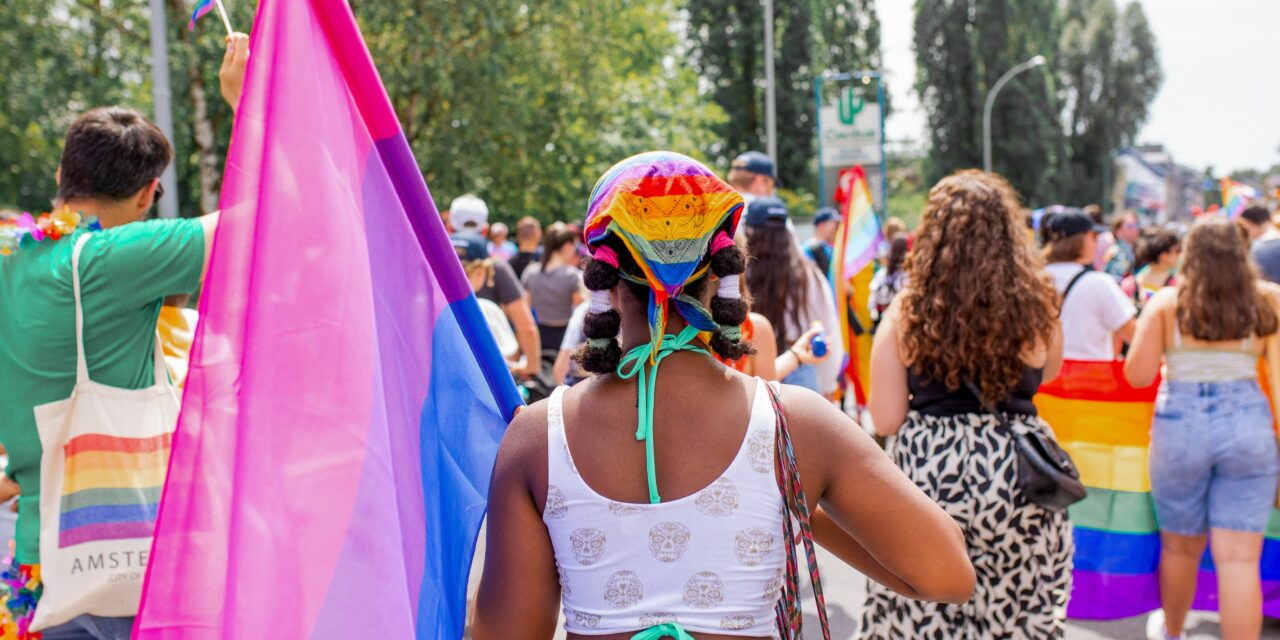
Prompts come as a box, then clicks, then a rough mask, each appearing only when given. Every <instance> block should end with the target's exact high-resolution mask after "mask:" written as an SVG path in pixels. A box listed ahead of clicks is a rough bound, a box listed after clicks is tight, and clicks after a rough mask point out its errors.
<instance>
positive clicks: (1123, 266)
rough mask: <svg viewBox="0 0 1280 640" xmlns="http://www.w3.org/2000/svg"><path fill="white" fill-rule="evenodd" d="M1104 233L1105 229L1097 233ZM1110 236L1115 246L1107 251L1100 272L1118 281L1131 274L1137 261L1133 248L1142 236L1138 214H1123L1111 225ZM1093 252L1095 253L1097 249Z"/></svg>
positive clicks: (1129, 212)
mask: <svg viewBox="0 0 1280 640" xmlns="http://www.w3.org/2000/svg"><path fill="white" fill-rule="evenodd" d="M1082 215H1083V214H1082ZM1090 223H1092V219H1091V220H1090ZM1105 233H1106V230H1105V229H1104V230H1103V231H1100V232H1099V234H1100V235H1101V234H1105ZM1111 235H1112V236H1113V237H1114V238H1115V244H1113V245H1111V248H1110V249H1108V250H1107V261H1106V264H1104V265H1103V266H1102V270H1103V271H1106V272H1107V274H1108V275H1110V276H1111V277H1112V278H1115V279H1116V280H1117V281H1119V280H1123V279H1124V278H1125V277H1127V276H1129V275H1130V274H1132V273H1133V265H1134V262H1136V261H1137V253H1136V251H1135V250H1134V247H1135V246H1136V245H1137V244H1138V237H1139V236H1141V235H1142V225H1140V224H1138V214H1136V213H1134V212H1132V211H1127V212H1125V213H1124V215H1122V216H1120V219H1119V220H1116V221H1115V223H1113V224H1112V225H1111ZM1094 251H1095V252H1096V251H1097V249H1095V250H1094Z"/></svg>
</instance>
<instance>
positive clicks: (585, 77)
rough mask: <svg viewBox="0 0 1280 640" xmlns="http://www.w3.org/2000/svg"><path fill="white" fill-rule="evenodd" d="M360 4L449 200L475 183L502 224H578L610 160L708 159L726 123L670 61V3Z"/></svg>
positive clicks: (417, 141)
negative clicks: (647, 155)
mask: <svg viewBox="0 0 1280 640" xmlns="http://www.w3.org/2000/svg"><path fill="white" fill-rule="evenodd" d="M353 5H354V9H355V11H356V15H357V17H358V18H359V19H360V23H361V26H362V29H363V31H364V33H365V36H366V39H367V41H368V44H369V47H370V50H371V51H372V52H373V56H374V59H375V60H377V61H380V62H381V63H382V64H380V69H381V73H382V78H383V81H384V82H385V84H386V86H387V90H388V93H389V94H390V95H391V99H392V102H393V104H394V106H395V109H396V112H397V114H398V115H399V117H400V121H401V123H402V124H403V127H404V131H405V135H406V136H407V138H408V139H409V142H410V144H411V145H412V146H413V149H414V152H415V154H416V155H417V158H418V160H419V162H420V163H421V165H422V168H423V170H424V172H425V173H426V176H427V182H428V184H430V185H431V188H432V190H433V192H434V193H435V194H436V195H437V199H438V201H439V203H440V205H441V207H442V208H444V207H445V206H447V202H448V200H449V199H451V198H452V197H454V196H457V195H461V194H463V193H466V192H475V193H476V194H478V195H480V196H481V197H483V198H485V199H486V200H487V201H488V202H489V204H490V209H491V211H494V212H495V216H496V217H497V218H499V219H504V220H511V219H514V218H516V217H518V216H521V215H526V214H529V215H534V216H537V217H539V218H541V219H543V220H545V221H549V220H552V219H570V220H572V219H577V218H579V217H581V216H582V215H583V214H584V213H585V211H584V209H585V202H586V199H587V197H588V194H589V192H590V190H591V186H592V185H593V184H594V181H595V180H596V179H597V178H598V177H599V176H600V175H601V174H602V173H603V172H604V171H605V170H606V169H607V168H608V167H609V166H610V165H611V164H613V163H614V162H616V161H618V160H621V159H622V158H623V157H625V156H627V155H630V154H632V153H636V152H639V151H644V150H650V149H653V148H657V147H661V148H668V149H672V150H676V151H681V152H684V153H688V154H690V155H694V156H698V155H701V154H700V151H701V149H703V148H706V146H708V145H709V144H710V143H711V140H712V139H711V137H710V127H711V126H712V125H713V124H715V123H716V122H718V120H719V119H720V118H721V115H720V112H719V110H718V109H717V108H715V107H714V105H705V104H701V103H699V101H698V100H697V99H696V97H697V96H696V94H697V91H696V86H697V78H696V76H694V75H693V74H692V72H691V71H690V70H689V69H688V68H687V67H685V66H683V65H681V64H680V63H679V61H678V60H677V59H675V58H674V57H672V56H671V54H672V52H673V50H674V48H675V46H676V44H677V41H676V37H675V34H674V32H673V31H672V30H671V28H670V27H671V23H670V16H671V15H673V14H674V10H673V6H672V5H671V4H670V3H668V2H656V3H655V2H640V1H638V0H547V1H545V2H538V3H528V2H524V1H523V0H493V1H490V2H482V3H460V4H455V3H446V2H442V1H440V0H412V1H408V2H398V3H388V2H377V1H368V0H359V1H358V2H353ZM583 25H590V27H589V28H583Z"/></svg>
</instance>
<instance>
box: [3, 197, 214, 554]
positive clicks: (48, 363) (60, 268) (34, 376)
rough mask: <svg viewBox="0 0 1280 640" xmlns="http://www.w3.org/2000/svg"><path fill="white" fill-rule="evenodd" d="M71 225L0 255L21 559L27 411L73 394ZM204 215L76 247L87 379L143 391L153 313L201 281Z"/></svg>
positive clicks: (29, 538) (31, 507)
mask: <svg viewBox="0 0 1280 640" xmlns="http://www.w3.org/2000/svg"><path fill="white" fill-rule="evenodd" d="M83 233H90V232H86V231H77V232H76V233H75V234H73V235H71V236H67V237H64V238H62V239H61V240H57V241H51V240H45V241H43V242H27V243H24V245H23V247H22V248H21V249H19V250H18V251H17V252H16V253H14V254H13V255H10V256H0V391H3V394H2V395H0V398H2V399H0V443H3V444H4V447H5V449H6V450H8V453H9V467H8V469H7V470H6V473H8V475H9V477H10V478H13V479H14V480H15V481H16V482H17V483H18V485H19V486H21V487H22V497H21V498H19V499H18V533H17V538H18V539H17V560H18V562H20V563H22V564H35V563H38V562H39V561H40V455H41V447H40V436H39V434H38V432H37V431H36V421H35V414H34V412H33V411H32V409H33V408H34V407H36V406H38V405H42V404H45V403H48V402H56V401H59V400H65V399H66V398H68V397H70V396H71V390H72V388H73V387H75V382H76V333H75V331H76V324H75V299H74V295H73V293H72V284H71V252H72V249H74V248H75V243H76V238H78V237H79V236H80V235H81V234H83ZM203 266H204V233H203V231H202V229H201V225H200V221H199V220H195V219H187V220H152V221H148V222H134V223H131V224H126V225H123V226H119V227H115V228H113V229H108V230H105V231H99V232H94V233H92V237H91V238H90V239H89V240H88V241H87V242H86V243H85V246H84V249H83V250H82V251H81V253H80V287H81V301H82V303H83V306H84V339H85V358H86V359H87V360H88V364H89V377H90V378H92V379H93V380H94V381H95V382H99V383H102V384H106V385H111V386H114V387H122V388H126V389H143V388H146V387H148V386H150V385H152V384H154V381H155V373H154V364H153V357H154V349H155V337H156V318H157V316H158V315H159V314H160V305H161V303H162V302H163V300H164V297H165V296H168V295H174V294H180V293H190V292H192V291H194V290H195V289H196V287H197V286H199V284H200V273H201V271H202V270H203Z"/></svg>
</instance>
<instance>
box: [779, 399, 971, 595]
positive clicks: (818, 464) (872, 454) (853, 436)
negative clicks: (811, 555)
mask: <svg viewBox="0 0 1280 640" xmlns="http://www.w3.org/2000/svg"><path fill="white" fill-rule="evenodd" d="M782 401H783V405H784V406H785V407H786V413H787V420H788V424H789V425H790V429H791V436H792V441H793V444H794V447H795V452H796V459H797V462H798V464H799V466H800V473H801V479H802V481H803V482H804V486H805V490H806V492H807V494H808V496H807V497H808V498H809V500H810V503H811V508H812V507H816V506H818V505H819V504H820V505H821V507H822V512H820V513H818V514H817V515H816V517H815V523H814V533H815V535H817V536H819V542H820V543H821V544H822V545H823V546H824V547H826V548H827V549H829V550H831V551H832V552H833V553H836V554H837V556H838V557H840V558H841V559H842V560H844V561H845V562H848V563H849V564H851V565H852V566H854V567H855V568H858V569H859V570H861V571H863V572H864V573H866V574H867V575H868V576H871V577H872V578H874V579H876V580H877V581H879V582H881V583H882V584H884V585H885V586H887V587H889V588H890V589H893V590H894V591H896V592H898V593H900V594H902V595H904V596H907V597H910V598H915V599H919V600H933V601H938V602H949V603H962V602H966V601H968V599H969V597H970V596H971V595H972V594H973V587H974V582H975V578H974V570H973V565H972V563H971V562H970V561H969V555H968V552H967V550H966V547H965V542H964V534H963V533H962V532H961V530H960V527H959V526H958V525H957V524H956V523H955V521H954V520H952V519H951V516H949V515H947V513H946V512H945V511H943V510H942V508H941V507H939V506H938V505H937V504H934V502H933V501H932V500H931V499H929V497H928V496H926V495H925V494H924V492H922V491H921V490H920V489H919V488H917V487H916V486H915V484H913V483H912V482H911V480H909V479H908V478H907V476H906V475H904V474H903V473H902V471H901V470H900V469H898V468H897V467H896V466H894V464H893V462H892V461H891V460H890V459H889V456H887V455H885V453H884V451H883V450H881V449H880V447H879V446H877V445H876V443H875V441H874V440H872V439H871V437H870V436H868V435H867V434H866V432H865V431H863V430H862V429H860V428H858V426H857V425H856V424H855V423H854V422H853V421H852V420H851V419H850V418H849V417H848V416H846V415H845V414H844V413H843V412H841V411H840V410H839V409H837V408H836V407H835V406H834V405H832V404H831V403H830V402H827V401H826V400H825V399H824V398H822V397H821V396H818V395H817V394H815V393H813V392H811V391H808V390H807V389H801V388H797V387H790V386H784V387H783V393H782Z"/></svg>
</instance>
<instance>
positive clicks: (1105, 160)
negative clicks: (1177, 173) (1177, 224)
mask: <svg viewBox="0 0 1280 640" xmlns="http://www.w3.org/2000/svg"><path fill="white" fill-rule="evenodd" d="M1061 51H1062V54H1061V57H1062V69H1063V75H1062V79H1063V93H1064V95H1065V101H1066V122H1067V136H1068V139H1069V142H1070V148H1071V158H1070V165H1069V172H1068V178H1069V181H1068V183H1067V185H1066V189H1065V190H1064V197H1065V198H1066V199H1068V200H1069V201H1071V202H1077V203H1085V202H1094V201H1097V200H1098V198H1100V197H1102V195H1103V194H1104V193H1105V192H1106V189H1107V187H1108V185H1106V184H1104V180H1105V179H1106V176H1107V173H1108V168H1109V166H1110V163H1111V162H1112V160H1111V154H1112V152H1114V151H1116V150H1118V149H1120V148H1121V147H1125V146H1129V145H1131V144H1132V143H1133V139H1134V136H1136V135H1137V133H1138V130H1139V128H1140V127H1141V126H1142V123H1143V122H1144V121H1145V120H1146V117H1147V112H1148V109H1149V108H1150V105H1151V102H1152V101H1153V100H1154V99H1155V96H1156V92H1157V91H1158V90H1159V88H1160V83H1161V82H1162V80H1163V72H1162V71H1161V69H1160V63H1159V60H1158V56H1157V51H1156V44H1155V36H1154V35H1153V34H1152V33H1151V28H1150V26H1149V25H1148V24H1147V18H1146V15H1145V14H1144V13H1143V12H1142V7H1141V6H1140V5H1139V4H1138V3H1137V2H1131V3H1130V4H1129V5H1128V6H1127V7H1125V9H1124V11H1123V12H1120V11H1118V10H1117V8H1116V5H1115V0H1068V2H1067V5H1066V26H1065V28H1064V30H1063V34H1062V41H1061Z"/></svg>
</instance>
